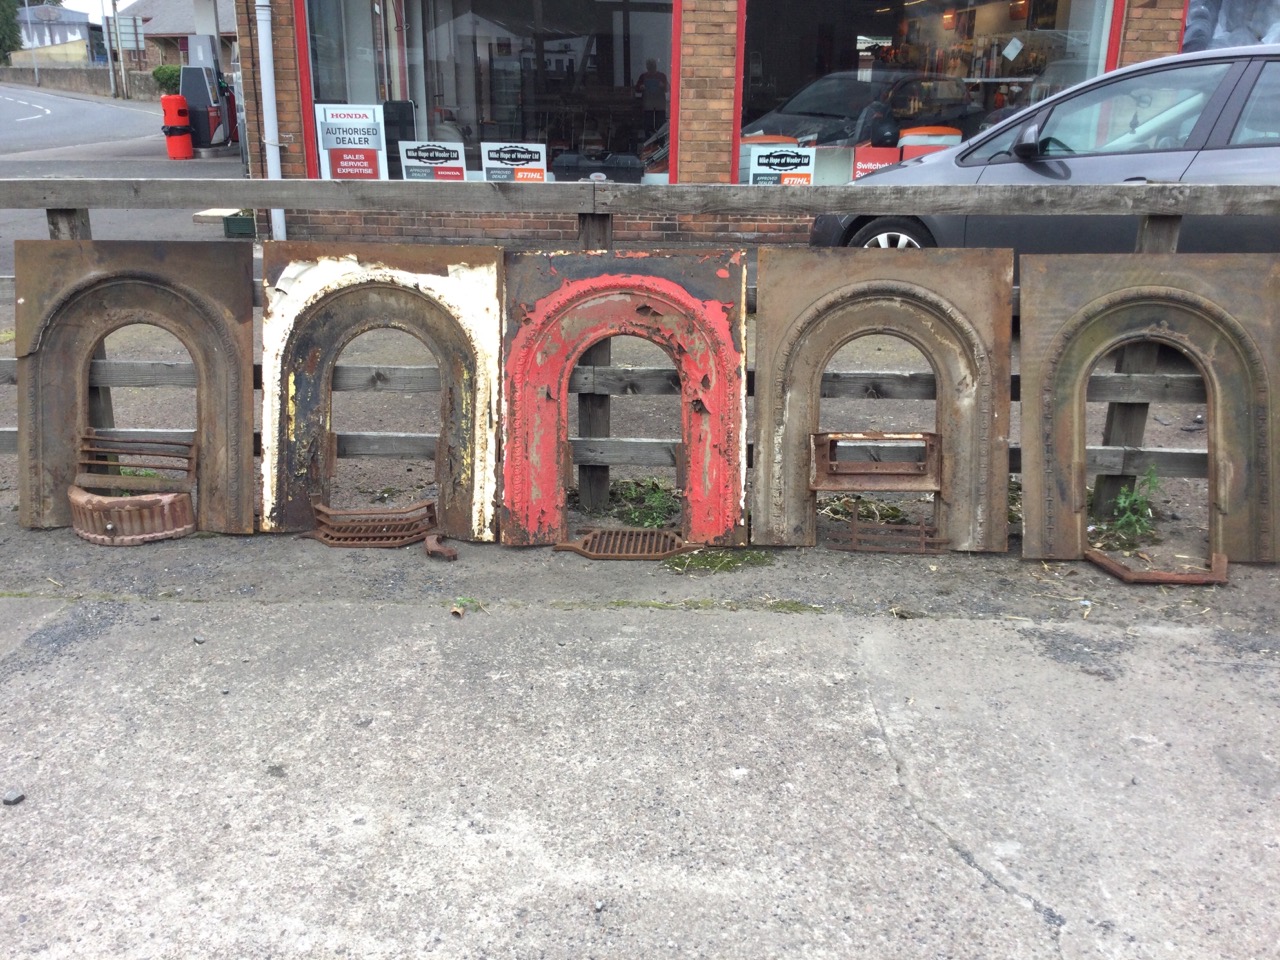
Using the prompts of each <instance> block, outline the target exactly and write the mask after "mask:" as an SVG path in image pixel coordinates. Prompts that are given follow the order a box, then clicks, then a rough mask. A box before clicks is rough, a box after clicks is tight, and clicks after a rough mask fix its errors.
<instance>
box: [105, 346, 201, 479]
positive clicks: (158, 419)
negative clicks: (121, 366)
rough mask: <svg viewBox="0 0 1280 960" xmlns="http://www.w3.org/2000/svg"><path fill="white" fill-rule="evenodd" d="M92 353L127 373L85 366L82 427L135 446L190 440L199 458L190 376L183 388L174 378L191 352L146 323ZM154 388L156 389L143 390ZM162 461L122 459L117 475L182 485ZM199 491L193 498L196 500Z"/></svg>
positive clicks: (188, 361) (142, 456) (196, 412)
mask: <svg viewBox="0 0 1280 960" xmlns="http://www.w3.org/2000/svg"><path fill="white" fill-rule="evenodd" d="M101 345H102V348H101V350H100V351H95V352H96V353H99V354H100V355H103V356H105V357H107V358H109V359H111V360H113V361H127V362H129V363H130V364H132V367H131V368H130V369H127V370H123V371H119V372H118V373H116V374H114V375H112V374H110V373H109V372H108V368H107V367H106V366H105V365H95V364H94V363H92V362H91V363H90V368H89V370H87V371H85V375H86V376H87V377H88V383H87V384H86V388H87V389H86V391H85V394H84V395H85V396H86V397H87V399H88V402H87V409H85V410H83V411H82V415H83V416H84V418H85V420H84V423H83V426H85V427H90V428H93V429H94V430H95V431H97V432H102V433H105V434H106V435H108V436H111V435H117V436H121V437H125V438H130V439H136V440H139V441H143V440H147V439H155V440H157V441H164V442H167V441H173V440H185V439H193V440H195V443H196V452H197V457H198V456H199V444H200V438H199V436H198V435H197V434H198V431H197V429H196V425H197V423H198V422H199V407H198V394H197V391H196V385H195V379H194V373H193V374H192V376H191V379H190V382H189V383H188V384H186V385H183V384H180V383H175V382H174V381H175V380H178V379H183V378H181V377H179V376H176V375H175V370H176V369H177V365H184V366H185V365H190V367H191V369H192V370H193V371H194V363H193V362H192V357H191V353H190V351H188V350H187V348H186V346H184V345H183V343H182V341H181V340H179V339H178V338H177V337H175V336H174V335H173V334H172V333H170V332H169V331H167V330H164V329H162V328H161V327H158V326H155V325H153V324H150V323H134V324H130V325H128V326H125V327H120V328H118V329H116V330H114V331H112V332H111V333H109V334H108V335H107V336H106V337H104V338H103V340H102V341H101ZM149 383H155V384H156V385H155V386H149V385H148V386H143V385H142V384H149ZM162 463H164V458H163V457H157V456H148V455H146V454H137V455H133V456H130V455H122V456H120V457H119V458H118V468H119V469H118V473H119V474H121V475H123V476H141V477H154V478H157V479H160V478H166V477H167V478H169V479H172V480H175V481H177V480H180V479H182V478H181V476H180V473H181V471H180V470H179V469H178V468H177V467H172V466H171V467H168V468H166V467H164V466H162V465H161V464H162ZM198 495H199V488H198V485H197V490H196V492H195V493H193V494H192V499H193V500H196V499H197V498H198Z"/></svg>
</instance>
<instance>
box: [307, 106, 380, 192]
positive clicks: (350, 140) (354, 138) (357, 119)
mask: <svg viewBox="0 0 1280 960" xmlns="http://www.w3.org/2000/svg"><path fill="white" fill-rule="evenodd" d="M383 130H384V126H383V122H382V107H381V106H380V105H377V104H373V105H360V104H345V103H327V104H323V105H320V106H317V107H316V138H317V139H318V140H319V141H320V176H321V178H322V179H325V180H385V179H387V151H386V139H385V137H384V135H383Z"/></svg>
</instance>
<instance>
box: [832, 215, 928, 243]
mask: <svg viewBox="0 0 1280 960" xmlns="http://www.w3.org/2000/svg"><path fill="white" fill-rule="evenodd" d="M849 246H851V247H873V248H879V249H883V250H915V249H919V248H920V247H936V246H937V244H936V243H934V241H933V237H931V236H930V235H929V231H928V230H926V229H925V228H924V227H922V226H920V224H918V223H916V222H915V221H914V220H907V219H905V218H903V217H885V218H884V219H882V220H873V221H871V223H868V224H867V225H866V226H865V227H863V228H862V229H861V230H859V231H858V232H857V233H855V234H854V235H853V236H852V237H850V238H849Z"/></svg>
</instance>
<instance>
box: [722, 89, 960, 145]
mask: <svg viewBox="0 0 1280 960" xmlns="http://www.w3.org/2000/svg"><path fill="white" fill-rule="evenodd" d="M984 113H985V111H984V110H983V108H982V106H981V105H980V104H978V103H975V102H974V100H973V98H972V97H971V96H970V94H969V90H968V88H967V87H966V86H965V85H964V83H963V82H961V81H960V80H957V79H956V78H954V77H944V76H939V75H937V74H931V73H910V72H904V71H889V72H886V73H884V74H883V75H881V76H879V77H877V78H875V79H864V78H862V77H861V75H860V74H858V73H856V72H854V71H841V72H839V73H829V74H827V75H826V76H825V77H819V78H818V79H817V80H814V81H813V82H812V83H810V84H808V85H807V86H805V87H802V88H801V89H800V91H799V92H798V93H796V94H795V96H793V97H791V99H789V100H787V101H786V102H785V103H783V104H782V105H781V106H780V107H777V108H776V109H774V110H771V111H769V112H768V113H766V114H765V115H764V116H762V117H760V118H759V119H757V120H753V121H752V122H751V123H748V124H747V125H746V126H745V127H743V128H742V136H743V137H759V136H782V137H794V138H795V139H796V141H797V143H799V145H800V146H802V147H816V146H848V147H851V146H853V145H854V144H856V143H860V142H862V141H863V140H870V139H871V134H872V127H873V125H874V124H876V122H877V121H880V122H881V123H882V124H883V122H884V121H886V120H887V121H888V122H889V123H890V124H891V125H893V126H895V128H897V127H904V126H948V127H955V128H957V129H958V130H960V132H961V133H962V134H963V135H965V136H970V135H972V134H974V133H976V132H977V131H978V126H979V124H981V123H982V118H983V116H984Z"/></svg>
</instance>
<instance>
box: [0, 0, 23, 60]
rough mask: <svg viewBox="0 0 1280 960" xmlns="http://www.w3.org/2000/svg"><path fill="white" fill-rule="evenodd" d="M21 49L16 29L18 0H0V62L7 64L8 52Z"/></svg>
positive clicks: (19, 32)
mask: <svg viewBox="0 0 1280 960" xmlns="http://www.w3.org/2000/svg"><path fill="white" fill-rule="evenodd" d="M21 49H22V33H21V31H19V30H18V0H0V63H3V64H5V65H8V63H9V54H11V53H13V52H14V51H15V50H21Z"/></svg>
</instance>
